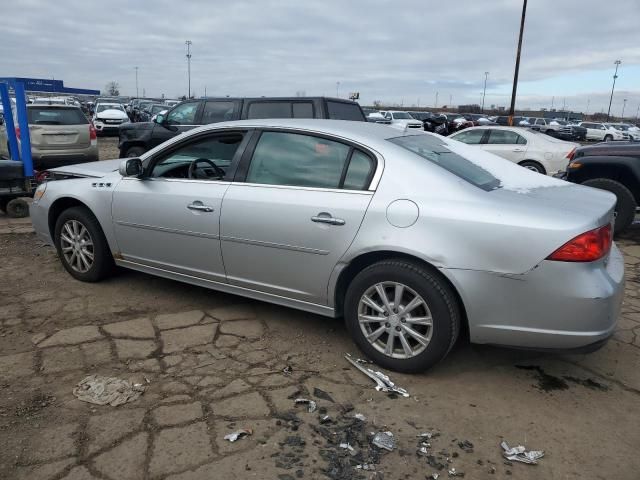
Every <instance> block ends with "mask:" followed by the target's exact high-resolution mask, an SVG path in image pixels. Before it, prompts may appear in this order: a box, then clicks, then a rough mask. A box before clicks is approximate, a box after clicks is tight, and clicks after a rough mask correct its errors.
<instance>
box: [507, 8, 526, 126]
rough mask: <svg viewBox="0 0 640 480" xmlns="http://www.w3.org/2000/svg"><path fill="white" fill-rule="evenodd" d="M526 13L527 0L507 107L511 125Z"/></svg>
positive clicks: (523, 10) (514, 107)
mask: <svg viewBox="0 0 640 480" xmlns="http://www.w3.org/2000/svg"><path fill="white" fill-rule="evenodd" d="M526 14H527V0H524V1H523V3H522V18H521V19H520V36H519V37H518V52H517V53H516V68H515V71H514V73H513V90H512V91H511V107H510V108H509V125H511V126H513V115H514V114H515V109H516V91H517V89H518V73H519V72H520V52H521V50H522V35H523V34H524V19H525V16H526Z"/></svg>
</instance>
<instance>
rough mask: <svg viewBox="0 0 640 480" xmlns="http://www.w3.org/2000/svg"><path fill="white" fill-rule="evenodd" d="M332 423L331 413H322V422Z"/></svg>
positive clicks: (322, 423)
mask: <svg viewBox="0 0 640 480" xmlns="http://www.w3.org/2000/svg"><path fill="white" fill-rule="evenodd" d="M325 423H331V417H330V416H329V415H320V424H321V425H324V424H325Z"/></svg>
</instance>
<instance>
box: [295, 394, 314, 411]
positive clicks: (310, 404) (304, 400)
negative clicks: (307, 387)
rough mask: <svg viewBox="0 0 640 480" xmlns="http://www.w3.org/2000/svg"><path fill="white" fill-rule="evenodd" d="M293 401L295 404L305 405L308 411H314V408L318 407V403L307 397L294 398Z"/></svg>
mask: <svg viewBox="0 0 640 480" xmlns="http://www.w3.org/2000/svg"><path fill="white" fill-rule="evenodd" d="M294 401H295V403H296V405H298V404H299V403H302V404H305V405H307V411H308V412H309V413H313V412H315V411H316V408H318V404H317V403H316V402H314V401H313V400H309V399H308V398H296V399H295V400H294Z"/></svg>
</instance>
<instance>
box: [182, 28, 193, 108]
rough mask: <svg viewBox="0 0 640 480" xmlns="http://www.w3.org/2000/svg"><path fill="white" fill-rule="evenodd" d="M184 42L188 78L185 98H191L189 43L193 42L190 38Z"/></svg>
mask: <svg viewBox="0 0 640 480" xmlns="http://www.w3.org/2000/svg"><path fill="white" fill-rule="evenodd" d="M184 44H185V45H186V46H187V78H188V79H189V80H188V81H189V87H188V90H187V93H188V95H187V98H191V45H193V42H192V41H191V40H187V41H186V42H184Z"/></svg>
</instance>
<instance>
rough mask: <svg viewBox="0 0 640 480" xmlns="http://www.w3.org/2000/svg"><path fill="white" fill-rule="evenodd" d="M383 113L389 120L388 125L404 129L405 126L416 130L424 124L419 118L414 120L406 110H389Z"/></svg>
mask: <svg viewBox="0 0 640 480" xmlns="http://www.w3.org/2000/svg"><path fill="white" fill-rule="evenodd" d="M380 113H384V118H386V119H387V120H390V121H391V125H390V127H394V128H397V129H399V130H404V129H405V128H411V129H416V130H424V124H423V123H422V122H421V121H420V120H416V119H415V118H413V117H412V116H411V115H409V113H407V112H398V111H395V110H390V111H388V112H380Z"/></svg>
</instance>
